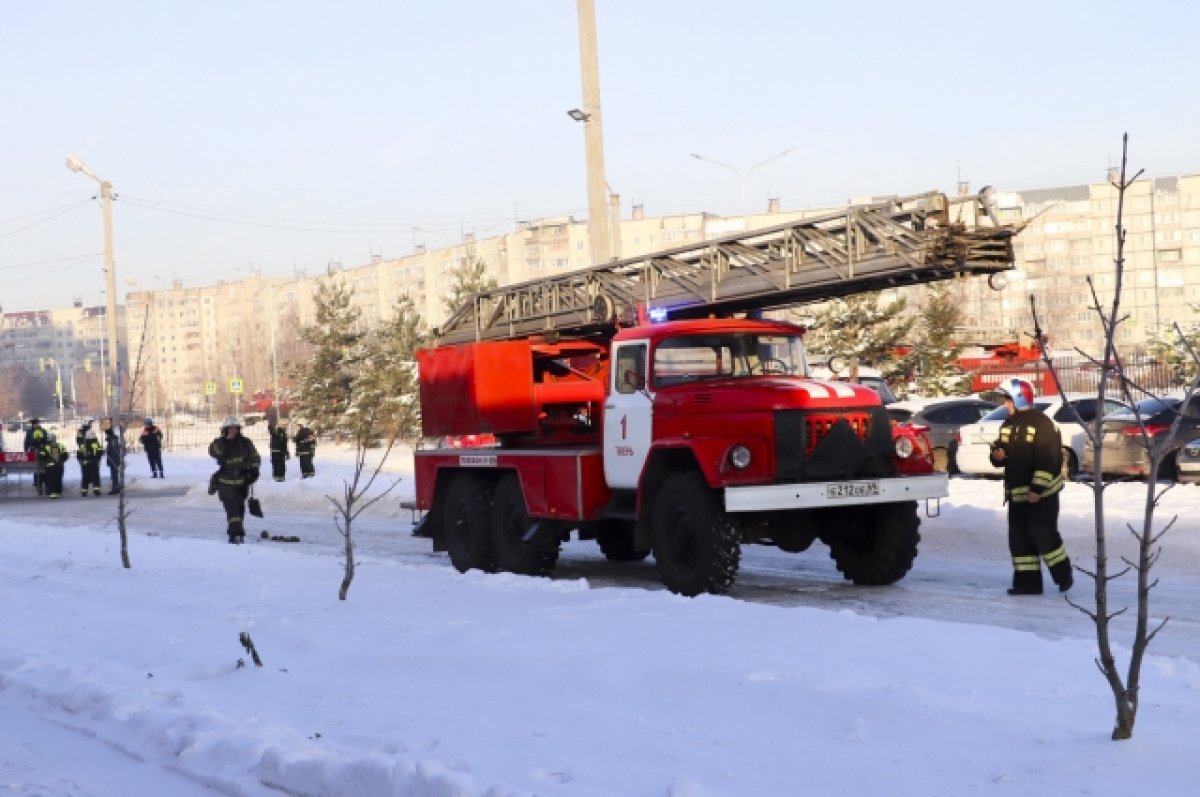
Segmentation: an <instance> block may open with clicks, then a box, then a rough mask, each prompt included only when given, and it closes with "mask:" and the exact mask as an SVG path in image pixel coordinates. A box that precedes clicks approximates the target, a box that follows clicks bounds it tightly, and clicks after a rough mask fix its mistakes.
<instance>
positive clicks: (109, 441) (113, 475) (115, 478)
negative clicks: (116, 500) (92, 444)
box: [104, 418, 125, 495]
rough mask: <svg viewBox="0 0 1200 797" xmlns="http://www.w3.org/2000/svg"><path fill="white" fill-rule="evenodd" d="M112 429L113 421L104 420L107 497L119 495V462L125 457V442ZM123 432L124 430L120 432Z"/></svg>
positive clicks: (121, 436) (110, 419) (115, 429)
mask: <svg viewBox="0 0 1200 797" xmlns="http://www.w3.org/2000/svg"><path fill="white" fill-rule="evenodd" d="M118 429H120V427H116V428H113V419H112V418H105V419H104V461H105V462H107V463H108V479H109V491H108V494H109V495H120V493H121V461H122V459H124V457H125V441H124V439H123V435H121V434H118V432H117V430H118ZM121 431H124V430H121Z"/></svg>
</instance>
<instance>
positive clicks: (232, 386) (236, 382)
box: [229, 379, 242, 394]
mask: <svg viewBox="0 0 1200 797" xmlns="http://www.w3.org/2000/svg"><path fill="white" fill-rule="evenodd" d="M229 392H230V393H235V394H240V393H241V392H242V380H240V379H230V380H229Z"/></svg>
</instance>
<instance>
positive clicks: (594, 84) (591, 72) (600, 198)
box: [567, 0, 611, 263]
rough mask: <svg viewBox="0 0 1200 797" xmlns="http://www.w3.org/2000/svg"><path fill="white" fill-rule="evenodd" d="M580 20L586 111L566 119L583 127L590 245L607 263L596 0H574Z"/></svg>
mask: <svg viewBox="0 0 1200 797" xmlns="http://www.w3.org/2000/svg"><path fill="white" fill-rule="evenodd" d="M575 8H576V12H577V14H578V16H579V67H580V68H579V71H580V77H581V78H582V88H583V108H572V109H571V110H569V111H567V115H568V116H570V117H571V118H572V119H574V120H575V121H576V122H581V123H582V124H583V152H584V160H585V164H586V166H587V193H588V244H589V246H590V247H591V250H592V251H591V254H592V262H593V263H607V262H608V260H609V256H610V254H611V248H610V246H609V238H608V208H607V207H606V205H607V203H606V202H605V196H604V189H605V183H606V181H605V179H604V133H603V128H602V125H601V122H602V114H601V113H600V58H599V55H598V54H597V52H596V9H595V6H594V3H593V0H575Z"/></svg>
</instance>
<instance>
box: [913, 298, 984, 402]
mask: <svg viewBox="0 0 1200 797" xmlns="http://www.w3.org/2000/svg"><path fill="white" fill-rule="evenodd" d="M929 290H930V298H929V303H928V304H927V305H925V309H924V310H922V311H921V323H920V327H919V329H920V332H919V337H918V339H917V346H916V351H915V352H914V353H915V355H916V365H917V380H916V381H917V388H918V390H919V391H920V393H921V395H924V396H965V395H967V394H968V393H970V392H971V379H970V377H968V376H967V375H965V374H964V373H963V372H962V369H960V368H959V367H958V365H957V362H958V350H957V349H956V348H955V345H954V343H955V336H956V330H957V329H958V328H959V327H961V326H962V323H963V314H962V310H961V308H960V307H959V305H958V303H957V302H956V301H955V297H954V295H953V291H952V290H951V288H950V286H949V285H948V284H946V283H941V284H938V285H934V286H932V287H931V288H930V289H929Z"/></svg>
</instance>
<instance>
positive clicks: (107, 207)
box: [67, 155, 121, 426]
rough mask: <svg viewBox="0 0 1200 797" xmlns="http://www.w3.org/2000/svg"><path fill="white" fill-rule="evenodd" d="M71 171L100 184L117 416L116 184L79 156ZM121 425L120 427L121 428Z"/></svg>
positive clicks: (71, 159) (70, 165)
mask: <svg viewBox="0 0 1200 797" xmlns="http://www.w3.org/2000/svg"><path fill="white" fill-rule="evenodd" d="M67 168H68V169H70V170H71V171H73V172H81V173H83V174H86V175H87V176H88V177H91V178H92V179H93V180H95V181H96V182H98V183H99V184H100V199H101V206H102V207H103V210H104V274H105V285H106V286H107V290H108V296H107V297H106V299H107V302H106V308H105V313H106V315H107V316H108V360H109V363H110V364H111V365H112V386H113V410H114V412H113V415H115V416H118V417H119V416H120V414H121V363H120V352H118V351H117V269H116V266H115V265H114V263H113V235H112V183H110V182H109V181H108V180H101V179H100V178H99V177H97V176H96V175H95V173H94V172H93V171H92V170H91V169H89V168H88V167H87V164H86V163H84V162H83V161H82V160H80V159H79V158H78V157H77V156H75V155H68V156H67ZM119 425H120V424H119V422H118V426H119Z"/></svg>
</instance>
